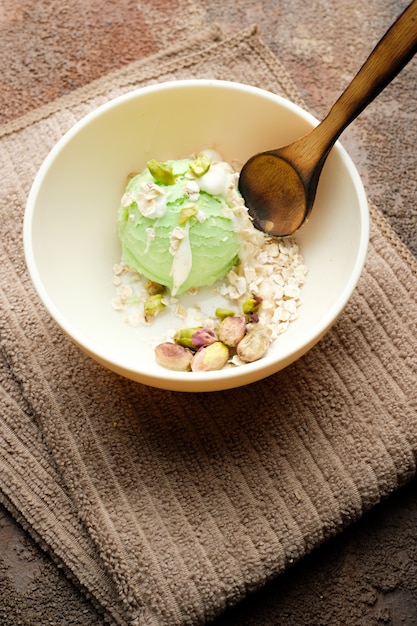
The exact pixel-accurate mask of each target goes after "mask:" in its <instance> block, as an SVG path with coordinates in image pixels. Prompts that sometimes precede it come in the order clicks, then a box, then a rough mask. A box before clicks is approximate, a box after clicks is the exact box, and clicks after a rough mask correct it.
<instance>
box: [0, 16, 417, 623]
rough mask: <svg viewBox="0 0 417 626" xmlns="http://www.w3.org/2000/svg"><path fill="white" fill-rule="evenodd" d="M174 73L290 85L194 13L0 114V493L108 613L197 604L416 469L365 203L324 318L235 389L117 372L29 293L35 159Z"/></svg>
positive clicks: (410, 271)
mask: <svg viewBox="0 0 417 626" xmlns="http://www.w3.org/2000/svg"><path fill="white" fill-rule="evenodd" d="M191 77H198V78H218V79H226V80H236V81H239V82H246V83H249V84H252V85H256V86H259V87H263V88H264V89H269V90H271V91H273V92H275V93H279V94H282V95H284V96H286V97H288V98H290V99H291V100H293V101H296V102H298V103H300V104H302V102H301V100H300V97H299V95H298V93H297V90H296V88H295V86H294V84H293V83H292V81H291V78H290V77H289V76H288V74H287V72H286V71H285V69H284V68H283V67H282V66H281V65H280V63H279V61H278V60H277V59H276V58H275V57H274V56H273V55H272V53H271V52H270V51H269V50H268V48H267V47H266V46H265V45H264V44H263V43H262V41H261V40H260V39H259V37H258V33H257V31H256V28H252V29H249V30H247V31H245V32H242V33H241V34H239V35H236V36H235V37H232V38H228V39H224V38H223V36H222V35H221V33H219V32H217V30H216V29H213V30H210V31H208V32H207V33H205V34H204V35H203V36H202V37H200V39H199V40H198V41H194V42H190V43H189V45H188V47H186V48H184V47H182V48H181V49H178V50H170V51H169V52H167V53H164V54H160V55H158V56H156V57H152V58H149V59H148V60H147V61H146V62H138V63H134V64H132V65H129V66H128V67H125V68H124V69H122V70H120V71H118V72H116V73H114V74H111V75H109V76H106V77H105V78H104V79H100V80H99V81H97V82H95V83H93V84H91V85H89V86H88V87H86V88H83V89H80V90H78V91H76V92H74V93H72V94H70V95H69V96H66V97H64V98H61V99H60V100H58V101H56V102H54V103H52V104H51V105H48V106H45V107H42V108H40V109H38V110H36V111H34V112H33V113H31V114H29V115H27V116H25V117H23V118H20V119H18V120H16V121H14V122H12V123H9V124H8V125H6V126H4V127H3V128H1V129H0V135H1V147H0V163H1V172H2V176H1V178H0V189H1V221H0V232H1V248H0V254H1V259H0V278H1V291H0V298H1V300H0V302H1V304H0V306H1V316H0V330H1V370H0V371H1V374H0V376H1V387H0V394H1V416H0V489H1V491H0V499H1V501H2V502H3V503H4V504H5V506H6V507H8V509H9V510H10V511H11V512H12V513H13V515H15V516H16V518H17V519H18V520H19V521H20V522H21V523H22V524H23V526H24V527H25V528H27V529H28V530H29V531H30V532H31V533H32V535H33V536H34V537H35V538H36V539H37V540H38V541H39V542H40V543H41V545H42V546H43V547H44V548H45V549H46V550H48V551H49V552H50V553H51V554H52V555H53V557H54V558H55V559H56V560H57V562H58V563H60V564H61V565H62V566H63V567H65V569H66V570H67V572H68V574H69V575H71V577H72V578H73V579H75V580H76V581H78V584H79V585H80V586H81V587H82V588H83V589H84V590H85V591H86V593H87V594H89V595H90V597H92V598H93V599H94V600H95V602H96V603H98V605H100V606H101V607H102V608H103V611H105V612H106V614H107V615H108V618H109V621H110V622H111V623H114V624H120V625H132V626H133V625H135V626H139V625H141V626H142V625H143V626H145V625H146V626H157V625H158V626H181V625H184V624H193V625H194V624H196V625H197V624H202V623H204V622H205V621H206V620H208V619H210V618H213V617H214V616H215V615H217V614H219V613H220V612H221V611H222V610H224V608H225V607H226V606H228V605H230V604H232V603H235V602H237V601H238V600H239V599H240V598H242V597H243V596H244V595H245V594H246V593H247V592H248V591H249V590H253V589H256V588H258V587H260V586H261V585H262V584H263V583H265V581H266V580H268V579H269V578H271V577H272V576H275V575H277V574H278V573H280V572H282V571H283V570H284V569H285V568H286V567H287V566H288V565H289V564H290V563H293V562H295V561H296V560H298V559H300V558H301V557H302V556H303V555H305V554H306V553H308V552H309V551H311V550H312V549H313V548H315V547H316V546H318V545H319V544H321V543H322V542H323V541H325V540H326V539H328V538H329V537H331V536H333V535H335V534H336V533H338V532H340V531H341V530H342V529H343V528H345V527H346V526H347V525H348V524H350V523H351V522H352V521H353V520H356V519H357V518H358V517H359V516H360V515H361V514H362V513H363V512H364V511H365V510H367V509H369V508H370V507H372V506H373V505H375V504H376V503H377V502H379V501H380V500H381V498H383V497H384V496H387V495H388V494H390V493H391V492H392V491H393V490H395V489H396V488H397V487H398V486H399V485H401V484H403V483H405V482H406V481H407V480H409V479H410V478H411V477H412V476H414V474H415V464H416V452H417V385H416V374H417V356H416V355H417V306H416V297H417V296H416V294H417V263H416V261H415V259H414V258H413V257H412V256H411V254H410V253H409V252H408V251H407V249H406V248H405V247H404V246H403V245H402V244H401V243H400V241H399V240H398V239H397V237H396V236H395V235H394V233H393V232H392V230H391V229H390V227H389V226H388V224H387V223H386V221H385V220H384V219H383V217H382V216H381V214H380V213H379V211H378V210H377V209H376V208H375V207H371V217H372V229H371V243H370V248H369V254H368V258H367V262H366V267H365V270H364V272H363V275H362V277H361V279H360V282H359V285H358V287H357V289H356V291H355V293H354V295H353V297H352V299H351V301H350V302H349V303H348V305H347V307H346V309H345V311H344V313H343V314H342V316H341V317H340V319H339V321H338V322H337V323H336V325H335V326H334V328H333V329H332V330H331V331H330V332H329V333H328V334H327V335H326V336H325V337H324V339H322V341H320V343H319V344H318V345H317V346H316V347H315V348H314V349H313V350H311V351H310V352H309V353H308V354H307V355H306V356H304V357H303V358H301V359H300V360H298V361H297V362H296V363H294V364H293V365H291V366H290V367H288V368H287V369H285V370H284V371H282V372H280V373H278V374H276V375H274V376H271V377H269V378H267V379H266V380H264V381H261V382H259V383H255V384H252V385H249V386H247V387H243V388H240V389H237V390H231V391H224V392H216V393H208V394H185V393H174V392H168V391H160V390H157V389H152V388H148V387H145V386H142V385H140V384H137V383H133V382H132V381H129V380H126V379H124V378H121V377H119V376H117V375H115V374H112V373H111V372H109V371H107V370H105V369H103V368H102V367H101V366H100V365H98V364H96V363H95V362H94V361H92V360H91V359H90V358H89V357H87V356H86V355H84V354H83V353H82V352H81V351H80V350H79V349H78V348H77V347H76V346H74V345H73V344H72V343H71V342H70V341H69V340H68V339H67V337H66V336H64V335H63V333H62V332H61V330H60V329H59V328H58V327H57V326H56V324H55V323H54V322H53V320H51V319H50V317H49V315H48V314H47V313H46V311H45V310H44V309H43V307H42V305H41V304H40V302H39V300H38V298H37V296H36V295H35V292H34V290H33V288H32V285H31V282H30V279H29V277H28V273H27V270H26V267H25V262H24V258H23V249H22V233H21V230H22V220H23V213H24V206H25V202H26V198H27V194H28V191H29V188H30V185H31V183H32V181H33V178H34V176H35V174H36V171H37V169H38V167H39V166H40V164H41V162H42V160H43V159H44V157H45V156H46V154H47V153H48V151H49V150H50V148H51V147H52V146H53V145H54V143H55V142H56V141H57V140H58V139H59V137H60V136H61V135H62V134H63V133H64V132H65V131H66V130H67V129H68V128H69V127H71V126H72V125H73V124H74V123H75V122H76V121H77V120H78V119H79V118H80V117H82V116H83V115H85V114H86V113H87V112H88V111H90V110H91V109H93V108H94V107H96V106H97V105H99V104H101V103H103V102H104V101H106V100H108V99H109V98H112V97H115V96H117V95H120V94H121V93H124V92H126V91H129V90H131V89H133V88H136V87H138V86H141V85H145V84H150V83H152V82H160V81H163V80H174V79H181V78H191Z"/></svg>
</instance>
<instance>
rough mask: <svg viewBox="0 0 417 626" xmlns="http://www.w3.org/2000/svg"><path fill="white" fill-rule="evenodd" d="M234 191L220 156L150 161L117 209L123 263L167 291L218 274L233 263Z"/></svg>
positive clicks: (201, 282) (235, 244)
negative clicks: (214, 159)
mask: <svg viewBox="0 0 417 626" xmlns="http://www.w3.org/2000/svg"><path fill="white" fill-rule="evenodd" d="M236 194H239V192H238V191H237V185H236V176H235V174H234V172H233V170H232V169H231V168H230V166H228V165H227V164H226V163H223V162H221V161H215V162H213V161H211V160H210V159H209V158H208V157H206V156H205V155H200V156H199V157H198V158H197V159H182V160H178V161H166V162H165V163H158V162H156V161H150V162H149V163H148V167H147V169H145V170H144V171H143V172H142V173H141V174H138V175H136V176H134V177H133V178H131V179H130V181H129V182H128V184H127V187H126V190H125V194H124V195H123V198H122V200H121V204H120V207H119V210H118V233H119V238H120V241H121V244H122V255H123V258H124V261H125V263H126V265H127V266H128V267H129V268H131V269H133V270H135V271H137V272H139V273H140V274H143V275H144V276H145V277H146V278H148V279H151V280H153V281H155V282H157V283H160V284H161V285H165V286H166V287H168V288H169V289H170V290H171V292H172V294H173V295H175V294H180V293H182V292H184V291H186V290H187V289H190V288H191V287H201V286H203V285H211V284H213V283H214V282H215V281H216V280H217V279H219V278H222V277H224V276H225V275H226V274H227V272H228V271H229V270H230V269H231V268H232V267H233V266H234V265H235V264H236V263H237V262H238V253H239V247H240V239H239V235H238V232H237V231H238V221H237V218H236V217H235V214H234V209H233V206H234V203H236V202H237V204H239V202H240V201H239V197H240V194H239V197H238V196H237V195H236ZM236 198H237V200H236ZM240 198H241V197H240Z"/></svg>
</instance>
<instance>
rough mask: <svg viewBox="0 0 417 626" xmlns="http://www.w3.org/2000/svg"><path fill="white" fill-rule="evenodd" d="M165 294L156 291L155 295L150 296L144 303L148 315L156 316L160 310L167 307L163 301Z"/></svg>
mask: <svg viewBox="0 0 417 626" xmlns="http://www.w3.org/2000/svg"><path fill="white" fill-rule="evenodd" d="M162 298H163V294H162V293H156V294H154V295H153V296H149V298H147V299H146V300H145V302H144V304H143V306H144V309H145V316H146V317H155V315H157V314H158V313H159V312H160V311H163V310H164V309H165V304H164V303H163V302H162Z"/></svg>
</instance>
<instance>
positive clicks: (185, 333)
mask: <svg viewBox="0 0 417 626" xmlns="http://www.w3.org/2000/svg"><path fill="white" fill-rule="evenodd" d="M199 330H201V326H197V327H195V328H180V329H179V330H177V332H176V333H175V335H174V341H175V343H178V344H179V345H180V346H184V347H185V348H196V347H198V346H195V345H194V343H193V336H194V335H195V334H196V333H197V332H198V331H199Z"/></svg>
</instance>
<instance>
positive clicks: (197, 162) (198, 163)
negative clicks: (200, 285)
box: [190, 154, 210, 178]
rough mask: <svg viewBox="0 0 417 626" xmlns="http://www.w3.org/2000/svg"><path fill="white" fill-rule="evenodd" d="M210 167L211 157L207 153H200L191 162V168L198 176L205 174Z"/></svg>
mask: <svg viewBox="0 0 417 626" xmlns="http://www.w3.org/2000/svg"><path fill="white" fill-rule="evenodd" d="M209 169H210V159H209V158H208V157H207V156H206V155H205V154H199V155H198V157H197V158H195V159H194V161H191V163H190V170H191V171H192V173H193V174H194V176H196V177H197V178H200V177H201V176H204V174H205V173H206V172H208V171H209Z"/></svg>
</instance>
